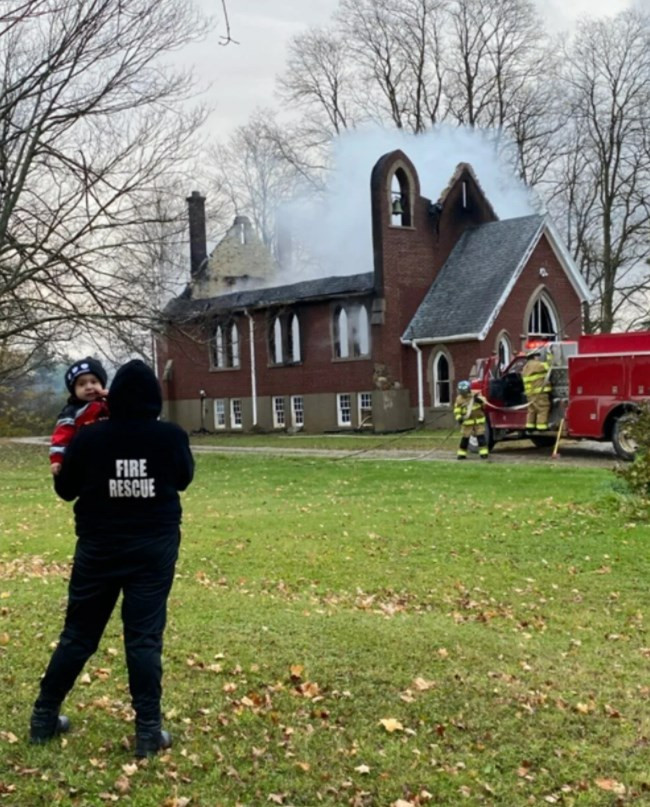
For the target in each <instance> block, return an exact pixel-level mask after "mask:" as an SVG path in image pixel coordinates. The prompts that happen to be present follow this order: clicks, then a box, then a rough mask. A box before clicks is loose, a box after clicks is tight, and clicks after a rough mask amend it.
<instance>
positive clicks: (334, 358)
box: [332, 353, 372, 364]
mask: <svg viewBox="0 0 650 807" xmlns="http://www.w3.org/2000/svg"><path fill="white" fill-rule="evenodd" d="M370 359H372V356H371V355H370V353H365V354H364V355H363V356H332V363H333V364H341V363H343V362H349V361H370Z"/></svg>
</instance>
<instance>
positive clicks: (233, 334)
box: [230, 322, 239, 367]
mask: <svg viewBox="0 0 650 807" xmlns="http://www.w3.org/2000/svg"><path fill="white" fill-rule="evenodd" d="M230 355H231V359H232V361H231V367H239V328H238V327H237V324H236V323H235V322H233V324H232V325H231V326H230Z"/></svg>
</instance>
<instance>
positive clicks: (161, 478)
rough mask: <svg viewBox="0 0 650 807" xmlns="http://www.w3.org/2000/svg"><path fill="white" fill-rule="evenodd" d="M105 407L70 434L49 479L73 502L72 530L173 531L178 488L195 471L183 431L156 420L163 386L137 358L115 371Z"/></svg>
mask: <svg viewBox="0 0 650 807" xmlns="http://www.w3.org/2000/svg"><path fill="white" fill-rule="evenodd" d="M108 406H109V410H110V417H109V419H108V420H104V421H100V422H98V423H93V424H92V425H90V426H84V427H83V428H82V429H80V430H79V432H78V433H77V434H76V435H75V437H74V439H73V440H72V442H71V443H70V445H69V446H68V449H67V451H66V454H65V459H64V462H63V466H62V468H61V472H60V473H59V475H58V476H56V477H55V479H54V488H55V490H56V492H57V494H58V495H59V496H60V497H61V498H62V499H65V500H66V501H72V500H73V499H76V500H77V501H76V503H75V506H74V512H75V520H76V530H77V535H78V536H79V538H80V539H82V540H83V539H84V538H87V539H98V540H101V539H102V537H105V536H109V535H110V536H112V537H115V536H123V537H124V538H125V539H126V538H136V537H138V536H142V537H155V536H156V535H159V534H162V533H166V532H170V531H172V530H173V529H174V528H176V527H178V525H179V524H180V520H181V504H180V499H179V496H178V491H179V490H185V488H186V487H187V486H188V485H189V484H190V482H191V481H192V477H193V474H194V460H193V458H192V453H191V451H190V446H189V440H188V437H187V434H186V433H185V432H184V431H183V430H182V429H181V428H179V427H178V426H176V425H175V424H173V423H165V422H161V421H159V420H158V417H159V415H160V411H161V408H162V396H161V392H160V385H159V384H158V380H157V379H156V377H155V375H154V373H153V371H152V370H151V368H149V367H148V366H147V365H146V364H145V363H144V362H142V361H140V360H139V359H134V360H133V361H130V362H128V363H127V364H124V365H123V366H122V367H120V368H119V370H118V371H117V373H116V375H115V378H114V380H113V383H112V384H111V388H110V390H109V394H108Z"/></svg>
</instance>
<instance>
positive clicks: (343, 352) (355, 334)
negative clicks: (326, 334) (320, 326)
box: [333, 304, 370, 359]
mask: <svg viewBox="0 0 650 807" xmlns="http://www.w3.org/2000/svg"><path fill="white" fill-rule="evenodd" d="M333 335H334V355H335V356H336V358H337V359H348V358H351V357H355V358H356V357H364V356H369V355H370V318H369V317H368V309H367V308H366V306H365V305H349V304H348V305H338V306H336V308H335V309H334V322H333Z"/></svg>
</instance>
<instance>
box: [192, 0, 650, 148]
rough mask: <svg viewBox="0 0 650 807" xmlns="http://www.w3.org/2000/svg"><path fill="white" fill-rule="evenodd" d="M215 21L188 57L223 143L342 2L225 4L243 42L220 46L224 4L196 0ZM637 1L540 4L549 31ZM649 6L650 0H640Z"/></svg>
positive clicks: (266, 100)
mask: <svg viewBox="0 0 650 807" xmlns="http://www.w3.org/2000/svg"><path fill="white" fill-rule="evenodd" d="M198 2H200V3H201V5H202V7H203V9H204V10H205V12H206V13H207V14H210V15H212V16H213V17H214V18H215V21H216V25H215V27H214V30H213V31H212V32H211V33H210V34H209V35H208V37H207V38H206V40H205V41H204V42H203V43H201V44H200V45H195V46H193V47H192V49H191V51H190V52H189V53H188V54H186V59H187V62H188V63H190V64H193V65H194V67H195V69H196V73H197V76H199V77H200V78H201V79H202V80H203V81H205V82H209V83H210V88H209V90H208V91H207V92H206V93H205V95H204V98H205V100H206V102H207V103H208V104H209V106H210V107H211V108H213V110H214V111H213V113H212V116H211V119H210V133H211V134H213V135H214V137H215V138H217V139H225V138H226V137H227V136H228V133H229V132H230V131H232V129H233V128H234V127H235V126H238V125H240V124H242V123H245V122H246V121H247V119H248V117H249V116H250V114H251V113H252V112H253V110H254V109H255V108H256V107H259V106H262V107H263V106H274V105H275V104H276V99H275V98H274V95H273V87H274V79H275V76H276V75H277V74H278V73H280V72H281V71H282V70H283V68H284V64H285V58H286V46H287V43H288V41H289V40H290V39H291V37H292V36H293V35H294V34H297V33H299V32H300V31H302V30H304V29H305V28H306V27H308V26H310V25H323V24H326V23H328V22H329V21H330V19H331V17H332V14H333V12H334V11H335V9H336V8H337V7H338V0H227V4H226V5H227V8H228V14H229V18H230V29H231V36H232V37H233V39H235V40H237V42H238V43H239V44H237V45H235V44H232V43H231V44H229V45H227V46H221V45H220V44H219V40H220V36H222V35H223V34H225V26H224V23H223V13H222V5H221V0H198ZM633 2H634V0H536V4H537V6H538V8H539V11H540V13H541V14H542V16H543V17H544V18H545V19H546V21H547V24H548V25H549V28H551V29H552V30H561V29H563V28H567V27H569V26H571V25H572V24H573V23H574V21H575V20H576V19H578V18H579V17H581V16H585V15H594V16H603V15H606V14H615V13H617V12H618V11H622V10H623V9H624V8H627V7H628V6H630V5H632V3H633ZM636 3H637V5H638V4H643V5H645V6H646V7H648V5H650V0H636Z"/></svg>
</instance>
